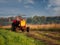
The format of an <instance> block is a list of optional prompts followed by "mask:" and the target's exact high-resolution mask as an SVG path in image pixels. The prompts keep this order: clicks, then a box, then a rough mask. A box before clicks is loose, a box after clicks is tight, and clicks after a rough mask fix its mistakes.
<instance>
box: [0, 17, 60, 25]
mask: <svg viewBox="0 0 60 45" xmlns="http://www.w3.org/2000/svg"><path fill="white" fill-rule="evenodd" d="M25 18H26V22H27V24H52V23H57V24H59V23H60V16H53V17H45V16H33V17H25ZM13 19H14V17H8V18H0V25H9V24H11V22H12V20H13Z"/></svg>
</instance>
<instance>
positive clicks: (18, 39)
mask: <svg viewBox="0 0 60 45" xmlns="http://www.w3.org/2000/svg"><path fill="white" fill-rule="evenodd" d="M27 26H29V27H30V32H29V33H27V32H18V33H17V32H12V31H10V30H11V29H9V28H10V27H11V26H2V27H1V29H0V41H1V42H0V45H60V24H47V25H31V24H29V25H27Z"/></svg>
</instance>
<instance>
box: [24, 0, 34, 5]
mask: <svg viewBox="0 0 60 45" xmlns="http://www.w3.org/2000/svg"><path fill="white" fill-rule="evenodd" d="M28 3H30V4H34V0H24V4H28Z"/></svg>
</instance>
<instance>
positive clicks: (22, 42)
mask: <svg viewBox="0 0 60 45" xmlns="http://www.w3.org/2000/svg"><path fill="white" fill-rule="evenodd" d="M0 45H46V43H44V42H42V41H40V40H35V39H33V38H31V37H27V36H26V35H25V34H24V33H16V32H10V31H8V30H4V29H0Z"/></svg>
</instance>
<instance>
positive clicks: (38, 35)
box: [27, 32, 60, 45]
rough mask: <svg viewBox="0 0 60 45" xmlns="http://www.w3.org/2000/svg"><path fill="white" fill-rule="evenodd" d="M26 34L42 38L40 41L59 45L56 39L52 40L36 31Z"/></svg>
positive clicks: (50, 44)
mask: <svg viewBox="0 0 60 45" xmlns="http://www.w3.org/2000/svg"><path fill="white" fill-rule="evenodd" d="M27 36H29V37H33V38H35V39H38V40H42V41H44V42H46V43H48V44H49V45H60V42H58V41H57V40H53V39H51V38H48V37H46V36H44V35H41V34H38V33H36V32H34V33H33V32H31V33H29V34H27Z"/></svg>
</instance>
